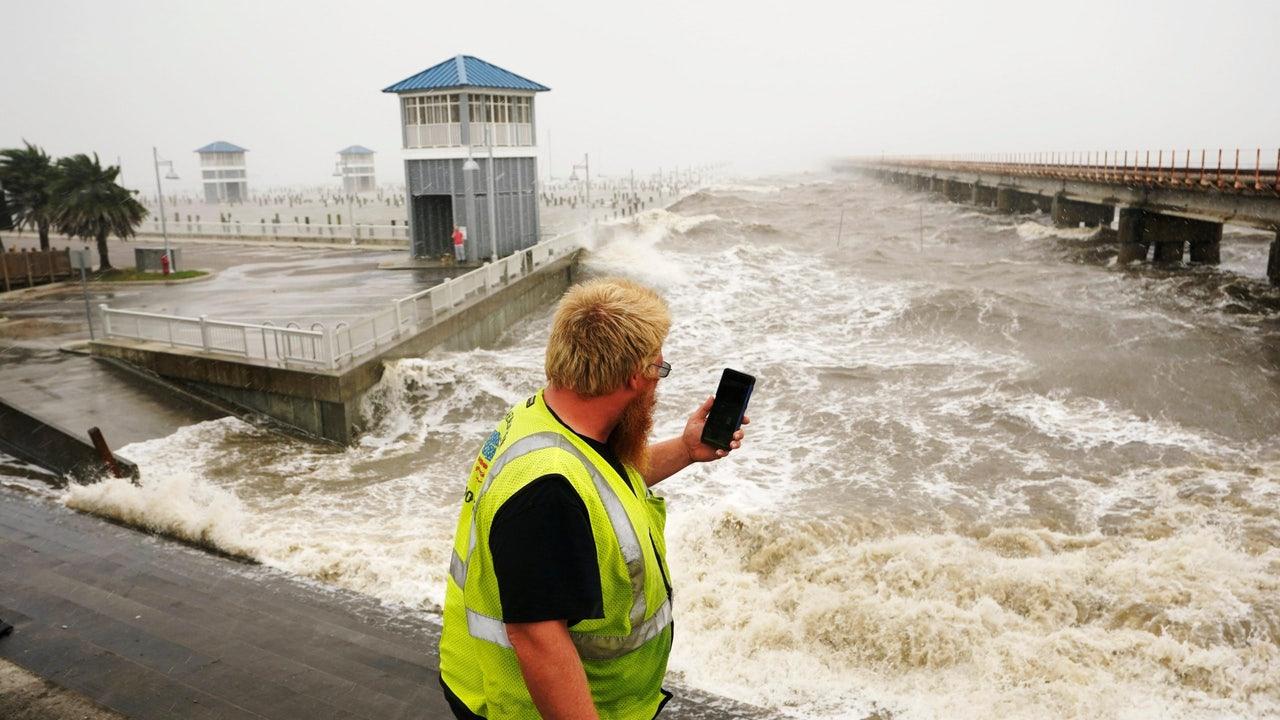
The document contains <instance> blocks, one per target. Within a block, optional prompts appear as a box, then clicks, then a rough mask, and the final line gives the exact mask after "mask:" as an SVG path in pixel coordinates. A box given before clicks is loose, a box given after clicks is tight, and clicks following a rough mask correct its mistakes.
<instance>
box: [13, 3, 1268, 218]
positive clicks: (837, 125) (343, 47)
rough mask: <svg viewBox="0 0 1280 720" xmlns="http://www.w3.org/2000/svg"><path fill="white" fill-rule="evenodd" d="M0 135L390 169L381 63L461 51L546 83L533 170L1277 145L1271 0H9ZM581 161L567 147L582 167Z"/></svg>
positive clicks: (406, 72) (285, 169) (287, 179)
mask: <svg viewBox="0 0 1280 720" xmlns="http://www.w3.org/2000/svg"><path fill="white" fill-rule="evenodd" d="M0 7H2V9H0V18H3V22H4V26H5V27H6V28H8V29H9V32H6V33H5V36H4V45H3V47H4V49H5V51H6V52H5V57H6V58H7V59H8V63H9V64H8V68H9V69H8V71H7V72H4V73H0V147H12V146H14V145H17V144H19V143H20V142H21V140H22V139H24V138H25V139H28V140H31V141H32V142H36V143H40V144H42V145H44V146H46V147H47V148H48V150H49V152H51V153H53V154H57V155H63V154H69V153H74V152H94V151H96V152H99V153H101V155H102V158H103V159H104V160H107V161H112V162H114V161H115V159H116V158H117V157H119V158H120V159H121V160H122V162H123V165H124V180H125V183H126V184H128V185H129V186H130V187H135V188H141V189H142V190H143V192H144V193H145V194H148V195H150V194H151V193H152V192H153V191H154V178H153V173H152V168H151V148H152V146H158V147H159V150H160V154H161V156H163V157H167V158H171V159H173V160H174V161H175V163H176V169H177V173H178V175H179V176H181V178H182V179H181V180H178V181H174V182H169V183H166V185H165V186H166V187H167V188H169V192H173V191H174V190H178V191H185V192H197V191H199V177H200V174H199V168H198V166H197V160H196V156H195V155H194V153H193V152H192V151H194V150H195V149H196V148H198V147H201V146H203V145H205V144H206V143H209V142H212V141H214V140H227V141H230V142H233V143H235V144H237V145H240V146H241V147H246V148H248V149H249V151H250V152H249V154H248V160H247V162H248V173H249V183H250V188H251V189H252V190H254V191H261V190H263V189H265V188H267V187H276V186H281V185H311V186H314V185H322V184H327V185H328V186H330V187H332V186H334V185H336V183H335V182H334V178H332V177H331V174H332V172H333V164H334V160H335V159H336V158H335V155H334V153H336V152H337V150H338V149H339V148H343V147H346V146H348V145H352V144H359V145H364V146H366V147H369V148H372V149H373V150H375V151H377V153H378V154H377V157H376V161H377V171H378V178H379V181H380V182H402V181H403V163H402V161H401V158H400V157H399V152H398V149H399V147H400V144H401V136H400V127H399V124H398V123H399V117H400V113H399V110H398V107H397V102H396V99H395V98H394V97H392V96H390V95H385V94H383V93H382V92H381V90H382V88H384V87H386V86H388V85H390V84H392V83H394V82H396V81H399V80H401V79H403V78H406V77H408V76H410V75H412V74H414V73H417V72H419V71H420V70H423V69H424V68H427V67H430V66H431V65H434V64H436V63H438V62H440V61H443V60H445V59H446V58H449V57H452V56H454V55H455V54H458V53H468V54H472V55H476V56H478V57H481V58H484V59H486V60H488V61H491V62H494V63H496V64H498V65H500V66H502V67H504V68H507V69H509V70H511V71H513V72H516V73H519V74H521V75H523V76H525V77H528V78H530V79H532V80H536V81H538V82H540V83H543V84H544V85H547V86H548V87H550V88H551V92H548V93H540V94H539V95H538V99H537V114H538V117H537V130H538V143H539V145H540V146H541V147H540V148H539V156H540V160H539V171H540V172H543V173H545V172H546V171H547V170H548V168H549V169H550V170H551V171H553V172H554V173H555V176H556V177H558V178H560V179H564V178H565V177H567V176H568V175H569V172H570V165H571V163H573V162H581V159H582V156H583V154H584V153H590V155H591V172H592V173H593V174H594V175H596V176H597V177H598V176H599V175H600V174H601V173H604V174H610V175H614V176H617V175H624V174H626V173H627V172H628V171H629V170H631V169H635V170H636V172H637V173H640V174H648V173H651V172H653V171H655V170H657V169H658V168H659V167H661V168H663V169H664V170H666V171H670V170H672V169H673V168H674V167H676V166H680V167H689V166H693V165H703V164H708V163H717V162H727V163H732V164H733V166H734V169H735V170H737V171H738V172H761V171H769V172H779V171H782V172H789V171H795V170H802V169H806V168H816V167H820V166H821V165H822V164H823V163H825V162H826V160H827V159H829V158H831V157H839V156H845V155H852V154H864V153H865V154H871V153H881V152H887V153H940V152H993V151H1003V152H1026V151H1046V150H1102V149H1109V150H1115V149H1117V148H1119V149H1134V148H1143V149H1153V150H1154V149H1157V148H1165V149H1171V148H1179V149H1184V148H1187V147H1192V148H1199V147H1204V146H1208V147H1210V148H1216V147H1220V146H1226V147H1228V148H1233V147H1237V146H1242V147H1248V148H1253V147H1259V146H1260V147H1264V148H1272V149H1274V148H1275V147H1276V144H1277V142H1276V136H1275V128H1276V126H1277V121H1278V120H1280V93H1276V92H1274V91H1273V90H1272V87H1273V85H1274V80H1275V70H1274V69H1275V68H1276V67H1277V66H1280V43H1277V42H1276V38H1275V29H1276V28H1277V27H1280V3H1275V2H1272V1H1270V0H1232V1H1231V2H1219V3H1205V2H1198V1H1196V0H1160V1H1158V2H1157V1H1156V0H1133V1H1131V2H1123V3H1116V2H1106V1H1104V0H1077V2H1074V3H1072V4H1071V7H1070V10H1069V11H1065V10H1064V9H1063V7H1062V6H1061V5H1058V4H1053V3H1043V2H1042V3H1029V2H1024V1H1021V0H988V1H986V2H981V3H955V2H947V1H946V0H908V1H905V2H847V3H831V2H819V1H817V0H800V1H799V2H788V3H787V4H786V5H785V6H783V7H780V6H779V5H778V3H776V2H761V1H759V0H702V1H700V2H684V1H682V0H650V1H649V2H645V3H644V4H642V5H615V4H608V3H600V2H593V1H591V0H557V1H556V2H541V3H530V2H512V1H510V0H490V1H489V2H485V3H483V4H480V5H478V4H475V3H466V2H453V3H445V2H415V1H413V0H364V1H363V2H358V3H357V2H351V1H350V0H271V2H261V1H260V0H219V1H218V2H210V3H195V2H157V1H156V0H111V1H110V2H99V1H97V0H50V1H48V2H30V1H28V2H18V1H17V0H9V1H7V2H4V3H2V4H0ZM579 172H581V171H579Z"/></svg>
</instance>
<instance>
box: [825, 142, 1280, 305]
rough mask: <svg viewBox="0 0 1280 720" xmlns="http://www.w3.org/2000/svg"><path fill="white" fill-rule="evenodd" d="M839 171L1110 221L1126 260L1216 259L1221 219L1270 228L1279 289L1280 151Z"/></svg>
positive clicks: (859, 164) (1004, 158) (1093, 155)
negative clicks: (1273, 237) (1274, 234)
mask: <svg viewBox="0 0 1280 720" xmlns="http://www.w3.org/2000/svg"><path fill="white" fill-rule="evenodd" d="M837 168H839V169H847V170H856V171H860V172H866V173H870V174H871V175H873V176H875V177H878V178H880V179H882V180H885V181H887V182H891V183H895V184H898V185H903V186H906V187H909V188H912V189H915V190H922V191H931V192H937V193H940V194H942V195H944V196H945V197H946V198H947V199H948V200H950V201H952V202H963V203H972V204H974V205H980V206H986V207H992V208H995V209H996V210H997V211H1000V212H1033V211H1036V210H1039V211H1041V212H1045V213H1048V214H1050V215H1051V216H1052V218H1053V223H1054V225H1056V226H1057V227H1079V226H1086V227H1098V226H1110V225H1111V224H1112V222H1113V221H1116V225H1117V230H1118V235H1119V243H1120V253H1119V259H1120V262H1122V263H1127V262H1135V261H1143V260H1150V261H1152V262H1155V263H1178V262H1182V261H1183V260H1184V259H1189V260H1190V261H1191V262H1192V263H1200V264H1208V265H1216V264H1218V262H1219V260H1220V245H1221V242H1222V225H1223V224H1224V223H1229V224H1232V225H1242V226H1246V227H1253V228H1258V229H1262V230H1267V231H1271V232H1273V233H1277V235H1276V238H1275V239H1273V240H1272V242H1271V249H1270V254H1269V258H1268V262H1267V277H1268V278H1269V279H1270V281H1271V284H1272V285H1277V286H1280V151H1275V152H1272V151H1270V150H1268V151H1265V152H1264V151H1263V150H1262V149H1261V148H1255V149H1250V150H1249V151H1247V152H1243V153H1242V151H1241V150H1239V149H1236V150H1234V151H1224V150H1215V151H1209V150H1197V151H1194V152H1193V151H1190V150H1185V151H1182V152H1179V151H1177V150H1170V151H1165V150H1152V151H1118V152H1113V151H1103V152H1073V153H1065V152H1062V153H1034V154H1025V155H966V156H954V157H952V156H948V157H931V156H910V157H892V158H891V157H880V158H855V159H851V160H848V161H845V162H841V163H838V164H837ZM1117 213H1118V218H1117ZM1188 250H1189V252H1188ZM1188 256H1189V257H1188Z"/></svg>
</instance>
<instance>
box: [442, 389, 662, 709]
mask: <svg viewBox="0 0 1280 720" xmlns="http://www.w3.org/2000/svg"><path fill="white" fill-rule="evenodd" d="M626 470H627V477H625V478H621V477H618V473H617V471H615V470H614V469H613V468H612V467H611V466H610V465H609V463H608V462H607V461H605V460H604V458H602V457H600V455H599V454H598V453H597V452H596V451H595V450H594V449H592V448H591V446H590V445H588V444H587V443H585V442H583V440H582V439H581V438H579V437H578V436H577V435H576V434H574V433H573V431H571V430H569V429H568V428H566V427H565V426H564V425H563V424H561V423H560V421H559V420H557V419H556V418H555V416H554V415H552V414H551V411H550V410H549V409H548V408H547V405H546V403H545V402H544V401H543V398H542V392H541V391H539V392H538V394H537V395H534V396H533V397H531V398H529V399H528V400H525V401H522V402H520V403H517V405H516V406H515V407H514V408H513V409H512V410H511V412H509V413H507V416H506V417H505V418H503V419H502V421H501V422H500V423H499V424H498V428H497V429H496V430H494V431H493V433H492V434H491V435H490V436H489V438H488V439H487V440H486V441H485V444H484V447H483V448H481V450H480V454H479V455H478V456H477V457H476V462H475V465H474V466H473V467H472V470H471V476H470V478H469V479H468V480H467V490H466V493H465V495H464V496H463V502H462V512H461V514H460V515H459V517H458V529H457V532H456V533H455V536H454V541H453V556H452V560H451V562H450V565H449V580H448V584H449V587H448V590H447V591H446V594H445V604H444V631H443V633H442V634H441V637H440V676H441V679H442V680H443V681H444V683H445V684H446V685H447V686H448V687H449V689H450V690H451V691H452V692H453V693H454V695H456V696H457V697H458V699H459V700H461V701H462V702H463V703H464V704H466V705H467V706H468V707H469V708H470V709H471V711H472V712H474V713H476V714H477V715H480V716H482V717H486V718H489V719H490V720H499V719H502V720H505V719H507V718H537V717H539V715H538V710H537V708H536V707H534V704H533V700H532V699H531V698H530V697H529V689H528V687H526V686H525V683H524V677H523V676H522V675H521V674H520V665H519V662H518V661H517V660H516V654H515V651H514V650H512V649H511V642H510V641H509V640H508V639H507V632H506V626H505V625H504V624H503V622H502V603H501V601H500V599H499V596H498V581H497V578H496V577H495V575H494V570H493V556H492V554H491V553H490V549H489V529H490V527H491V526H492V522H493V518H494V517H495V515H496V514H497V512H498V509H499V508H500V507H502V504H503V503H504V502H506V501H507V500H508V499H509V498H511V497H512V496H513V495H515V494H516V493H517V492H519V491H520V489H521V488H523V487H525V485H527V484H528V483H530V482H532V481H533V480H535V479H537V478H539V477H542V476H543V475H547V474H552V473H554V474H559V475H563V476H564V477H565V478H568V480H569V483H570V484H571V485H572V486H573V488H574V490H576V491H577V492H578V495H579V496H581V498H582V502H583V504H584V505H585V506H586V508H587V514H588V516H589V518H590V521H591V534H592V536H593V537H594V538H595V545H596V558H597V561H598V562H599V566H600V586H601V587H600V590H601V595H602V599H603V605H604V618H603V619H594V620H593V619H587V620H582V621H581V622H578V623H577V624H575V625H572V626H570V628H569V632H570V637H571V638H572V639H573V643H574V645H575V646H576V647H577V649H578V656H579V657H580V658H581V659H582V666H583V668H584V669H585V670H586V675H587V684H588V685H589V686H590V688H591V697H592V699H593V700H594V701H595V705H596V710H597V711H598V712H599V714H600V717H601V718H618V719H623V720H630V719H632V718H634V719H636V720H650V718H652V717H654V715H655V714H657V712H658V711H659V710H660V709H661V707H662V705H663V703H665V701H666V698H667V697H668V696H667V694H666V693H665V691H663V690H662V687H661V685H662V679H663V676H664V675H666V672H667V658H668V657H669V656H670V654H671V640H672V626H671V597H670V593H669V592H668V590H667V583H666V578H668V577H670V574H669V573H668V572H667V567H666V565H665V562H666V561H665V555H666V540H665V538H664V537H663V529H664V527H665V524H666V508H665V506H664V503H663V499H662V498H660V497H657V496H655V495H653V494H652V493H651V492H649V489H648V488H647V487H646V486H645V483H644V479H643V478H642V477H641V476H640V474H639V473H638V472H636V471H635V470H634V469H632V468H630V467H628V468H626Z"/></svg>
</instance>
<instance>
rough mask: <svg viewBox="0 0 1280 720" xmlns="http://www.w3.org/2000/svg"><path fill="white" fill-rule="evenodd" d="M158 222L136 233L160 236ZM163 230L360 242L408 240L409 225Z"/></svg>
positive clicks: (176, 226) (176, 223)
mask: <svg viewBox="0 0 1280 720" xmlns="http://www.w3.org/2000/svg"><path fill="white" fill-rule="evenodd" d="M161 229H162V228H161V227H160V221H159V220H156V219H151V220H145V221H143V223H142V225H141V226H140V227H139V229H138V232H139V233H144V234H148V235H152V234H154V235H159V234H160V232H161ZM164 230H165V231H167V232H168V233H169V234H170V235H190V236H192V237H227V238H265V239H272V238H274V239H279V240H314V241H317V242H350V241H351V239H352V236H353V235H354V237H355V241H356V243H357V244H359V243H367V242H374V241H377V240H408V239H409V226H408V225H407V224H406V225H362V224H360V223H356V225H355V226H354V227H352V226H351V225H331V224H320V223H316V224H305V223H271V222H265V223H263V222H259V223H252V222H238V221H235V222H225V223H224V222H211V221H208V220H204V221H198V222H197V221H192V222H187V221H185V220H169V221H168V222H166V223H165V228H164Z"/></svg>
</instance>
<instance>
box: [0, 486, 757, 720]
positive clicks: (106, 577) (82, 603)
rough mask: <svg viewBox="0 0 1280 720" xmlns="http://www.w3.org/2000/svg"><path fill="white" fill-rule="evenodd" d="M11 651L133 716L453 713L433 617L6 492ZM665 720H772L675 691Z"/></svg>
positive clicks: (4, 605) (2, 515)
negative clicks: (443, 688)
mask: <svg viewBox="0 0 1280 720" xmlns="http://www.w3.org/2000/svg"><path fill="white" fill-rule="evenodd" d="M0 578H3V582H0V618H3V619H4V620H5V621H7V622H9V623H12V624H13V625H14V631H13V634H12V635H10V636H8V637H5V638H0V658H3V659H5V660H8V661H11V662H13V663H15V664H17V665H19V666H21V667H23V668H25V669H26V670H28V671H30V672H32V673H35V674H37V675H39V676H40V677H42V678H44V679H46V680H48V681H50V682H52V683H54V684H55V685H57V686H60V687H62V688H65V689H67V690H69V691H72V692H74V693H77V694H79V696H83V698H85V699H86V700H87V701H89V702H92V703H96V704H97V705H99V706H101V707H102V708H105V709H107V710H110V711H114V712H117V713H120V714H121V715H123V716H125V717H129V718H138V719H146V718H155V719H157V720H160V719H162V718H163V719H164V720H169V719H170V718H220V719H232V718H257V719H261V718H281V719H288V718H298V719H299V720H321V719H324V718H369V719H370V720H373V719H375V718H376V719H377V720H390V719H392V718H451V717H452V715H451V714H450V713H449V711H448V708H447V707H446V705H445V703H444V701H443V699H442V698H441V695H440V691H439V688H438V685H437V684H436V677H437V671H438V661H437V659H436V656H435V647H436V643H437V640H438V637H439V627H438V626H437V625H436V624H435V620H434V618H433V616H431V615H429V614H427V613H425V612H420V611H414V610H411V609H408V608H404V607H399V606H384V605H382V604H380V603H378V602H377V601H376V600H374V599H372V598H369V597H367V596H363V595H360V594H357V593H353V592H349V591H344V590H340V589H336V588H332V587H326V586H322V585H318V584H315V583H309V582H305V581H303V580H300V579H298V578H295V577H293V576H290V575H287V574H285V573H282V572H278V571H274V570H272V569H269V568H265V567H261V566H256V565H249V564H245V563H242V562H237V561H234V560H230V559H226V558H223V557H219V556H216V555H213V554H210V553H207V552H204V551H201V550H198V549H195V548H191V547H188V546H185V545H182V544H179V543H176V542H172V541H169V540H165V539H162V538H157V537H153V536H148V535H144V534H142V533H139V532H136V531H133V530H130V529H127V528H124V527H120V526H117V525H113V524H109V523H106V522H104V521H102V520H99V519H97V518H94V517H91V516H87V515H82V514H79V513H75V512H72V511H70V510H67V509H65V508H62V507H60V506H58V505H55V504H53V503H51V502H49V501H48V500H44V499H41V498H35V497H31V496H29V495H27V494H25V493H21V492H18V491H15V490H11V489H6V488H3V487H0ZM675 692H676V694H677V697H678V700H676V701H673V702H672V703H671V704H670V705H668V708H667V710H665V711H664V712H663V714H662V717H664V718H700V719H705V720H713V719H718V718H745V717H755V718H759V717H765V715H764V714H763V713H761V712H760V711H757V710H755V709H751V708H744V707H742V706H738V705H735V704H733V703H730V702H728V701H725V700H722V699H718V698H712V697H708V696H706V695H703V694H701V693H695V692H690V691H687V690H682V689H679V688H675Z"/></svg>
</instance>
